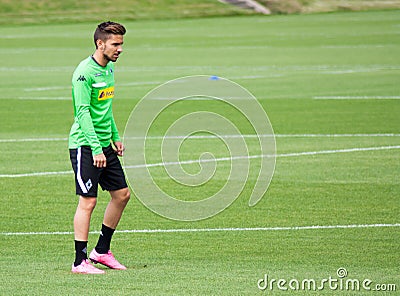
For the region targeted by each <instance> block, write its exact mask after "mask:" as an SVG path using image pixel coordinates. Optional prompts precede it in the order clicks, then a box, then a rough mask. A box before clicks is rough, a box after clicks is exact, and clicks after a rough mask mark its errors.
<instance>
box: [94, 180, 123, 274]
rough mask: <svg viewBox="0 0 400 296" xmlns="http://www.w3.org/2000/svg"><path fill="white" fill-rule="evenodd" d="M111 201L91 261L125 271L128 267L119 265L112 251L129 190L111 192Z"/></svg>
mask: <svg viewBox="0 0 400 296" xmlns="http://www.w3.org/2000/svg"><path fill="white" fill-rule="evenodd" d="M110 195H111V200H110V202H109V203H108V206H107V208H106V211H105V214H104V220H103V225H102V227H101V232H100V236H99V240H98V242H97V245H96V247H95V248H94V249H93V251H92V252H91V253H90V260H92V262H94V263H101V264H103V265H105V266H108V267H109V268H112V269H121V270H124V269H126V267H125V266H124V265H122V264H121V263H119V262H118V261H117V260H116V259H115V258H114V255H113V254H112V253H111V251H110V244H111V239H112V236H113V234H114V231H115V228H116V227H117V225H118V223H119V221H120V219H121V216H122V213H123V211H124V209H125V206H126V204H127V203H128V201H129V199H130V192H129V189H128V188H123V189H119V190H113V191H110Z"/></svg>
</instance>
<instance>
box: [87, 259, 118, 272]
mask: <svg viewBox="0 0 400 296" xmlns="http://www.w3.org/2000/svg"><path fill="white" fill-rule="evenodd" d="M89 260H90V261H91V262H92V263H94V264H101V265H104V266H107V267H108V268H111V269H115V270H125V269H126V268H115V267H112V266H109V265H107V264H104V263H103V262H99V261H96V260H94V259H92V258H89Z"/></svg>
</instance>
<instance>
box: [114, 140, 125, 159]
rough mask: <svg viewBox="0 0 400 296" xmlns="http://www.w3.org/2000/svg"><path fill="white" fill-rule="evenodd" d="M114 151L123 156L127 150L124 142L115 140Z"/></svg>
mask: <svg viewBox="0 0 400 296" xmlns="http://www.w3.org/2000/svg"><path fill="white" fill-rule="evenodd" d="M114 146H115V148H114V151H115V152H116V153H117V155H118V156H123V155H124V151H125V146H124V144H122V142H114Z"/></svg>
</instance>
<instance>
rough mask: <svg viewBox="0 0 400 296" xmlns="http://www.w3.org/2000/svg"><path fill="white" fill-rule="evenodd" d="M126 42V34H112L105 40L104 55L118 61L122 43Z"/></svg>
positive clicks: (110, 59) (107, 58)
mask: <svg viewBox="0 0 400 296" xmlns="http://www.w3.org/2000/svg"><path fill="white" fill-rule="evenodd" d="M123 43H124V36H122V35H111V36H110V38H109V39H107V40H106V42H104V47H103V57H104V58H105V59H106V60H108V61H112V62H116V61H117V59H118V58H119V55H120V54H121V53H122V44H123Z"/></svg>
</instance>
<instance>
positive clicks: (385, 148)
mask: <svg viewBox="0 0 400 296" xmlns="http://www.w3.org/2000/svg"><path fill="white" fill-rule="evenodd" d="M393 149H400V145H398V146H380V147H365V148H348V149H337V150H321V151H305V152H293V153H283V154H276V155H244V156H234V157H221V158H214V159H206V160H187V161H179V162H159V163H150V164H140V165H132V166H125V169H135V168H150V167H160V166H172V165H182V164H193V163H199V162H201V163H206V162H221V161H231V160H238V159H257V158H272V157H277V158H281V157H297V156H313V155H323V154H336V153H350V152H363V151H380V150H393ZM66 174H72V170H71V171H60V172H35V173H24V174H0V178H21V177H39V176H48V175H66Z"/></svg>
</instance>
